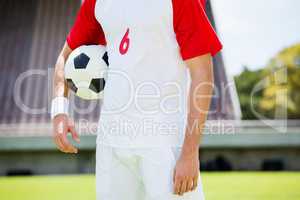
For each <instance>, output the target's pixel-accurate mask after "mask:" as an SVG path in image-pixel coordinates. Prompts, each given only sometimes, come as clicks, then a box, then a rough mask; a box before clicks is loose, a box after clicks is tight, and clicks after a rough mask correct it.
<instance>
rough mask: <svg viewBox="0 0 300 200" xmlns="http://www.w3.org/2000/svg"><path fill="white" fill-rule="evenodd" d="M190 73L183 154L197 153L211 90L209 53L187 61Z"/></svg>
mask: <svg viewBox="0 0 300 200" xmlns="http://www.w3.org/2000/svg"><path fill="white" fill-rule="evenodd" d="M187 64H188V67H189V69H190V74H191V80H192V81H191V86H190V93H189V109H188V111H189V112H188V116H187V118H188V122H187V128H186V134H185V140H184V145H183V152H182V153H183V154H184V155H190V156H193V155H195V154H196V155H197V154H198V148H199V144H200V141H201V136H202V132H203V128H204V126H205V122H206V118H207V113H208V111H209V107H210V103H211V96H212V92H213V81H214V80H213V66H212V61H211V57H210V56H209V55H207V56H205V57H203V58H199V59H198V60H197V59H196V60H192V61H189V62H187Z"/></svg>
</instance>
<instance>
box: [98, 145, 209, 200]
mask: <svg viewBox="0 0 300 200" xmlns="http://www.w3.org/2000/svg"><path fill="white" fill-rule="evenodd" d="M96 154H97V155H96V192H97V200H204V195H203V190H202V184H201V179H200V177H199V179H200V180H199V181H198V184H199V185H198V188H197V189H196V190H195V191H193V192H189V193H186V194H184V195H183V196H177V195H173V171H174V167H175V164H176V160H177V159H178V156H179V154H180V149H178V148H175V149H172V148H153V149H152V148H144V149H132V148H128V149H126V148H125V149H124V148H115V147H110V146H104V145H101V144H98V145H97V153H96Z"/></svg>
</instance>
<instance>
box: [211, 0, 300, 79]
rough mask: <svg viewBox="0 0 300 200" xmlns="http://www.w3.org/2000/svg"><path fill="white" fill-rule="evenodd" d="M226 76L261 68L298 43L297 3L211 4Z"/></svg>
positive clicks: (230, 0) (219, 0) (238, 0)
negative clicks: (221, 48) (247, 69)
mask: <svg viewBox="0 0 300 200" xmlns="http://www.w3.org/2000/svg"><path fill="white" fill-rule="evenodd" d="M211 1H212V7H213V12H214V15H215V20H216V25H217V31H218V34H219V36H220V39H221V40H222V42H223V45H224V49H223V55H224V61H225V65H226V70H227V73H228V74H229V75H236V74H238V73H240V72H241V71H242V70H243V66H247V67H248V68H250V69H258V68H262V67H264V66H265V65H266V64H267V63H268V61H269V60H270V59H271V58H272V57H274V56H275V55H276V54H277V53H278V52H279V51H281V50H282V49H283V48H286V47H288V46H290V45H293V44H295V43H300V1H299V0H211Z"/></svg>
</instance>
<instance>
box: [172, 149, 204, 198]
mask: <svg viewBox="0 0 300 200" xmlns="http://www.w3.org/2000/svg"><path fill="white" fill-rule="evenodd" d="M199 165H200V163H199V154H198V153H194V154H190V155H185V154H182V155H181V156H180V158H179V160H178V161H177V164H176V167H175V170H174V177H173V179H174V180H173V181H174V194H176V195H180V196H182V195H183V194H184V193H186V192H190V191H193V190H195V189H196V188H197V185H198V177H199Z"/></svg>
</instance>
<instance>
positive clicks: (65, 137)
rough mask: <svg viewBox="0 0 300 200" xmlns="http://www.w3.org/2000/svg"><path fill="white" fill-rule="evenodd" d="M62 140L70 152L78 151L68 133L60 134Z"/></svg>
mask: <svg viewBox="0 0 300 200" xmlns="http://www.w3.org/2000/svg"><path fill="white" fill-rule="evenodd" d="M60 141H61V143H62V144H63V146H64V149H65V150H66V151H68V152H69V153H77V149H76V148H75V147H74V146H73V145H72V144H71V143H70V142H69V140H68V138H67V135H66V134H63V135H60Z"/></svg>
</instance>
